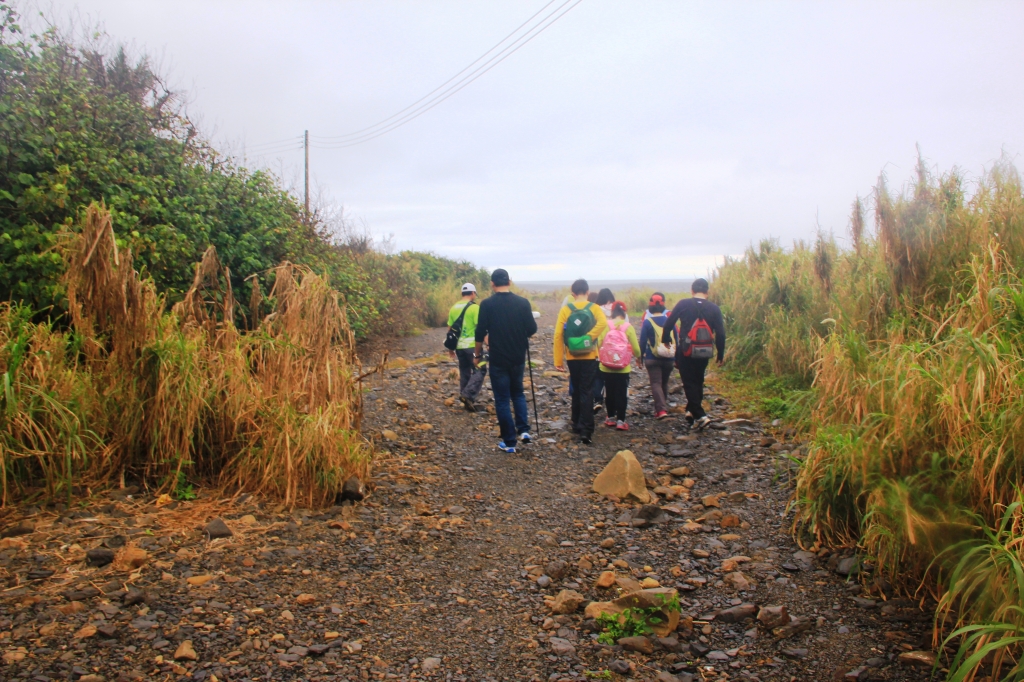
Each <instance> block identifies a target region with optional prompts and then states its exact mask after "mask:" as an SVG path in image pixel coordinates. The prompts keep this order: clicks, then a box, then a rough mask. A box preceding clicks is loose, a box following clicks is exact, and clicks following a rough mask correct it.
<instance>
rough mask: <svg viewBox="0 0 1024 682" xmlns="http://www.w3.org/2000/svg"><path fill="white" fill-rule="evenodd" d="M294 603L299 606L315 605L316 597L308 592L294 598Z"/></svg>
mask: <svg viewBox="0 0 1024 682" xmlns="http://www.w3.org/2000/svg"><path fill="white" fill-rule="evenodd" d="M295 603H296V604H298V605H299V606H309V605H310V604H315V603H316V597H315V596H314V595H312V594H309V593H308V592H304V593H302V594H300V595H299V596H298V597H296V598H295Z"/></svg>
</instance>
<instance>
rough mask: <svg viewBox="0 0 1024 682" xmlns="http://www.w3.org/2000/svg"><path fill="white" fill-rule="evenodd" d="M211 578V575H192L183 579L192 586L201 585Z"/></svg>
mask: <svg viewBox="0 0 1024 682" xmlns="http://www.w3.org/2000/svg"><path fill="white" fill-rule="evenodd" d="M211 580H213V576H212V575H209V574H207V575H194V576H192V577H191V578H186V579H185V581H186V582H187V583H188V584H189V585H191V586H192V587H202V586H203V585H205V584H206V583H208V582H210V581H211Z"/></svg>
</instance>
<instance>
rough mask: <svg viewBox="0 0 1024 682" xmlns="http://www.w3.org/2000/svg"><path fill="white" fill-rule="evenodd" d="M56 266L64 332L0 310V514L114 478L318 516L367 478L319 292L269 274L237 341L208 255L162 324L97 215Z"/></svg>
mask: <svg viewBox="0 0 1024 682" xmlns="http://www.w3.org/2000/svg"><path fill="white" fill-rule="evenodd" d="M65 254H66V258H67V265H68V268H67V275H66V285H67V291H68V301H69V311H70V317H71V327H70V329H69V330H68V331H66V332H62V331H58V330H56V329H55V328H53V327H52V326H50V325H46V324H34V323H32V322H31V320H30V316H29V314H28V311H26V310H24V309H22V308H19V307H17V306H10V305H6V306H3V307H2V308H0V375H2V378H3V382H4V394H3V398H2V408H3V409H2V410H0V415H2V416H0V478H2V482H3V495H4V497H3V499H4V502H5V503H6V501H7V500H8V496H9V494H11V493H12V492H14V493H23V492H27V491H30V490H32V489H33V488H34V487H36V486H38V485H40V484H42V485H44V486H45V488H46V491H47V492H48V493H49V494H51V495H53V494H57V493H59V492H64V493H66V494H68V495H70V494H71V490H72V487H73V485H104V484H106V483H109V482H111V481H117V480H123V479H124V478H125V477H127V478H137V479H139V480H141V481H144V482H146V483H147V484H149V485H151V486H153V487H154V488H156V489H158V490H160V491H175V490H178V489H179V488H181V487H182V486H183V485H184V482H185V480H186V479H197V480H198V479H202V480H205V481H207V482H212V483H218V484H221V485H227V486H232V487H235V488H238V489H242V490H248V491H260V492H264V493H268V494H273V495H277V496H280V497H281V498H283V499H284V500H285V502H286V503H288V504H291V505H295V504H308V505H317V504H323V503H326V502H328V501H331V500H333V499H334V494H335V492H336V491H337V490H339V489H340V487H341V484H342V482H343V481H344V479H345V478H346V477H347V476H349V475H351V474H362V475H365V474H366V470H367V468H368V466H369V460H370V450H369V446H368V445H367V444H366V443H365V441H364V440H363V439H362V438H361V437H360V436H359V431H358V429H359V421H360V416H361V413H362V405H361V399H360V392H359V390H358V385H357V383H358V382H357V378H356V376H355V375H354V372H356V371H357V368H358V366H359V365H358V361H357V359H356V357H355V343H354V339H353V335H352V332H351V329H350V328H349V325H348V321H347V318H346V315H345V311H344V309H343V308H342V306H341V305H340V304H339V301H338V294H337V293H336V292H335V291H333V290H332V289H331V288H330V287H329V286H328V285H327V284H326V282H324V280H323V279H322V278H321V277H319V276H318V275H316V274H315V273H313V272H312V271H311V270H308V269H306V268H301V267H299V266H295V265H292V264H289V263H285V264H283V265H281V266H279V267H278V268H275V269H274V270H273V271H271V272H270V273H268V276H269V278H270V279H272V280H273V288H272V291H271V294H270V301H271V302H272V305H271V306H269V308H270V312H269V314H268V315H266V317H264V318H263V319H262V320H260V321H258V319H257V318H258V312H259V310H260V309H261V308H264V307H266V306H265V303H264V302H263V301H260V300H257V301H256V302H255V303H256V305H252V306H251V309H252V310H253V311H254V313H253V320H252V321H251V325H252V326H253V327H254V328H253V329H252V330H251V331H248V332H244V331H240V330H238V329H237V328H236V327H235V324H234V319H235V311H234V306H235V301H234V297H233V293H232V291H231V285H230V276H229V275H230V273H228V272H227V269H226V268H223V267H222V266H221V264H220V263H219V261H218V259H217V254H216V251H215V250H214V249H213V248H212V247H211V248H210V249H208V250H207V252H206V253H205V254H204V257H203V260H202V262H201V263H199V264H198V265H197V267H196V273H195V278H194V281H193V284H192V287H191V288H190V289H189V291H188V293H187V294H186V296H185V298H184V300H183V301H182V302H181V303H179V304H178V305H176V306H175V307H174V309H173V310H172V311H171V312H170V313H168V312H165V311H164V306H163V301H162V299H161V298H160V297H159V296H158V295H157V294H156V293H155V291H154V289H153V286H152V284H151V283H150V282H148V281H144V280H141V279H140V278H139V275H138V273H137V272H136V271H135V270H134V268H133V267H132V256H131V253H130V252H128V251H119V250H118V248H117V243H116V240H115V237H114V232H113V226H112V224H111V221H110V216H109V214H108V213H107V212H106V211H105V210H103V209H102V208H97V207H95V206H93V207H90V208H89V210H88V212H87V214H86V217H85V220H84V222H83V225H82V230H81V232H79V233H78V234H77V235H73V236H71V237H70V238H69V239H68V240H67V243H66V246H65ZM253 289H254V292H255V291H259V289H258V285H257V286H254V288H253ZM254 296H256V294H255V293H254Z"/></svg>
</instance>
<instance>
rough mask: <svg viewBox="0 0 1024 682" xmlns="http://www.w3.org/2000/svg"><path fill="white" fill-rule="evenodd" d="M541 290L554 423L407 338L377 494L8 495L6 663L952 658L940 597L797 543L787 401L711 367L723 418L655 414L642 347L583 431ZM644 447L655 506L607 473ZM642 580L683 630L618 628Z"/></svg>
mask: <svg viewBox="0 0 1024 682" xmlns="http://www.w3.org/2000/svg"><path fill="white" fill-rule="evenodd" d="M539 307H540V308H541V309H542V310H543V312H544V315H543V316H542V318H541V332H540V334H539V337H538V338H537V339H536V341H535V344H534V351H533V352H534V359H535V361H538V362H539V366H538V367H537V368H536V369H535V371H534V379H535V386H534V388H535V390H536V396H537V405H538V407H539V410H540V422H541V427H542V428H541V430H540V433H539V437H540V438H539V441H538V442H537V443H535V444H533V445H530V446H526V447H525V448H522V449H521V451H520V452H519V453H518V454H516V455H506V454H504V453H502V452H500V451H498V450H497V448H496V443H497V440H498V436H497V428H496V424H495V421H494V417H493V415H492V414H491V412H492V411H493V410H492V408H491V406H490V405H489V404H487V403H485V407H486V408H487V409H486V410H484V411H481V412H479V413H477V414H470V413H467V412H465V411H464V410H463V409H462V407H461V405H460V404H459V403H458V402H457V401H455V400H454V396H455V394H456V392H457V387H458V380H457V372H456V371H455V366H454V364H453V363H450V362H449V361H448V360H447V357H446V356H444V355H438V354H437V350H438V349H439V348H440V344H441V339H442V337H443V334H442V333H441V332H440V331H438V330H435V331H433V332H430V333H427V334H424V335H422V336H419V337H416V338H413V339H407V340H404V341H401V342H398V343H396V344H394V345H393V347H392V349H391V359H392V362H391V364H390V365H389V368H388V370H387V371H386V372H385V373H384V374H383V375H379V376H374V377H372V378H370V379H368V380H367V381H368V384H367V389H368V392H367V399H366V420H365V423H364V426H365V429H366V432H367V434H368V435H371V436H372V437H374V438H375V439H377V440H378V441H379V446H380V450H381V458H380V459H379V461H378V463H377V465H376V469H375V475H374V479H373V480H372V481H370V482H368V484H367V488H368V494H367V496H366V498H365V499H364V500H363V501H362V502H359V503H357V504H355V505H349V504H345V505H343V506H337V507H334V508H331V509H329V510H325V511H319V510H314V511H309V510H305V511H304V510H295V511H289V510H287V509H285V508H283V507H282V506H280V505H277V504H276V503H274V502H272V501H267V500H261V499H257V498H251V497H248V498H247V497H239V498H236V499H233V500H217V499H212V498H209V499H208V498H205V497H201V498H200V499H198V500H195V501H191V502H172V501H170V500H169V499H167V498H164V499H154V498H153V497H152V496H149V495H145V494H139V493H138V492H137V491H133V490H132V489H131V488H126V489H123V490H120V491H118V494H117V495H115V496H112V497H111V496H107V497H104V498H102V499H99V498H93V499H92V500H91V501H90V502H88V503H81V504H74V505H72V506H71V507H70V508H68V507H65V506H63V505H52V506H49V507H46V508H20V509H12V510H8V511H7V512H6V513H5V515H4V516H3V518H2V519H0V528H4V530H3V532H2V534H3V536H4V538H3V539H2V540H0V578H3V579H4V580H5V581H6V583H5V586H4V589H3V591H2V592H0V650H2V651H3V662H2V664H0V678H2V679H5V680H51V679H78V680H85V681H86V682H88V681H90V680H100V679H103V680H114V679H141V678H143V677H154V678H158V679H178V678H184V677H191V678H192V679H195V680H204V679H208V680H214V679H217V680H246V679H249V680H256V679H265V680H291V679H296V680H298V679H302V680H370V679H402V680H405V679H424V678H425V679H433V680H442V679H443V680H558V679H564V680H582V679H609V680H615V679H632V680H661V681H670V680H727V679H729V680H742V679H748V680H867V679H871V680H925V679H929V678H930V658H929V654H927V653H926V652H927V650H928V649H929V645H930V636H931V634H930V633H931V628H930V625H931V613H930V612H929V611H928V610H922V609H921V608H920V605H919V604H917V603H912V602H910V601H908V600H903V599H897V598H887V597H888V596H889V595H888V592H887V585H885V584H884V583H883V584H879V582H878V581H875V580H874V579H873V578H872V575H871V571H870V569H871V567H870V566H861V565H859V562H858V560H857V558H856V557H855V556H854V555H853V552H852V551H843V550H836V551H833V552H830V551H829V550H826V549H822V550H820V551H817V552H814V551H810V549H815V548H809V549H808V550H804V549H801V548H799V547H797V546H796V545H795V544H794V541H793V538H792V536H791V534H790V528H791V517H790V516H788V515H787V502H788V501H789V498H790V494H791V487H790V473H791V470H790V464H789V463H790V461H791V460H790V459H789V456H788V455H789V454H790V453H796V454H799V452H800V450H799V448H800V444H799V443H793V442H787V439H786V437H785V435H786V434H785V430H784V427H783V426H779V427H778V428H774V429H773V428H771V427H769V428H767V429H766V428H765V427H764V426H763V425H762V424H760V423H759V422H758V421H757V420H756V419H753V418H752V417H751V416H750V415H745V414H742V413H739V412H737V411H736V410H735V409H734V407H733V406H732V405H730V403H729V400H728V396H721V395H717V394H716V393H715V392H714V389H713V387H714V384H715V379H714V377H713V376H712V378H711V379H710V381H709V383H710V384H711V387H712V388H711V390H710V391H709V396H708V399H709V401H710V402H712V403H713V404H714V408H713V415H714V416H715V417H716V418H718V419H719V423H718V424H716V428H715V429H711V430H708V431H706V432H702V433H690V432H689V431H688V430H687V429H686V428H685V425H684V423H683V421H682V415H679V414H674V415H673V416H672V418H670V419H667V420H664V421H655V420H654V419H653V417H652V409H651V400H650V393H649V390H648V389H647V382H646V375H645V374H643V373H635V374H634V383H633V386H632V387H631V409H632V410H633V412H634V413H633V414H632V415H631V416H630V424H631V427H632V428H631V430H630V431H628V432H617V431H614V430H610V429H605V428H603V427H601V428H600V430H599V432H598V433H597V435H596V437H595V439H594V444H593V445H592V446H589V447H587V446H581V445H577V444H575V443H574V442H573V440H572V439H571V438H570V437H569V434H568V432H567V431H566V430H565V421H566V419H567V415H568V395H567V391H566V389H567V386H566V383H567V382H566V381H565V380H564V379H563V378H562V377H560V376H554V375H553V373H550V372H548V371H545V370H550V369H551V367H550V361H551V336H552V329H551V326H550V325H551V321H552V320H553V319H554V312H555V311H554V310H553V309H552V307H551V306H550V305H547V304H544V303H541V304H540V306H539ZM545 322H546V323H547V324H544V323H545ZM367 360H369V358H367ZM626 449H628V450H630V451H631V452H633V453H635V456H636V458H637V459H638V461H639V463H640V464H641V465H642V467H643V471H644V474H645V478H646V481H645V483H646V487H647V488H649V489H650V491H651V493H649V494H653V495H654V496H655V497H654V498H652V502H653V504H654V506H651V504H648V506H643V505H640V504H639V503H633V502H629V501H628V500H621V499H617V498H609V497H607V496H600V495H598V494H596V493H594V492H592V490H591V486H592V481H593V479H594V477H595V476H596V475H597V474H598V473H600V472H601V470H602V469H603V468H604V467H605V465H606V463H608V462H609V460H611V459H612V458H613V456H614V455H615V454H616V453H617V452H618V451H621V450H626ZM215 519H221V520H222V521H223V523H220V522H216V521H214V520H215ZM211 521H214V522H213V523H212V524H211ZM638 588H652V589H655V588H672V589H675V590H676V591H677V593H678V597H679V602H680V607H681V611H682V614H681V618H680V623H679V625H678V626H677V627H676V629H675V632H673V633H671V634H668V635H667V636H664V637H653V636H652V637H641V638H637V637H633V638H630V639H628V640H622V641H620V642H619V643H612V644H606V643H602V642H601V641H599V639H598V638H599V631H600V630H601V629H602V626H601V624H600V623H598V622H597V621H595V620H593V619H590V618H587V616H588V615H593V611H594V607H593V606H591V607H589V610H588V602H604V601H608V600H612V599H615V598H616V597H617V596H618V595H619V594H620V592H621V593H629V592H631V591H633V590H636V589H638ZM556 598H557V599H556ZM925 606H926V607H927V605H925ZM558 611H565V613H557V612H558ZM605 639H607V638H605Z"/></svg>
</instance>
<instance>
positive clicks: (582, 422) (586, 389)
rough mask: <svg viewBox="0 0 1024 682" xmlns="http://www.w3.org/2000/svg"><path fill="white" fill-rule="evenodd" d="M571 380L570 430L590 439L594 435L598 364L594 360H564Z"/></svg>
mask: <svg viewBox="0 0 1024 682" xmlns="http://www.w3.org/2000/svg"><path fill="white" fill-rule="evenodd" d="M565 364H566V365H568V367H569V378H570V379H571V380H572V387H573V390H572V430H573V431H575V432H576V433H578V434H580V435H581V436H586V437H587V438H590V437H591V436H592V435H593V434H594V379H596V378H597V371H598V370H597V368H598V366H599V364H600V363H598V361H597V360H596V359H595V360H566V362H565Z"/></svg>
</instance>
